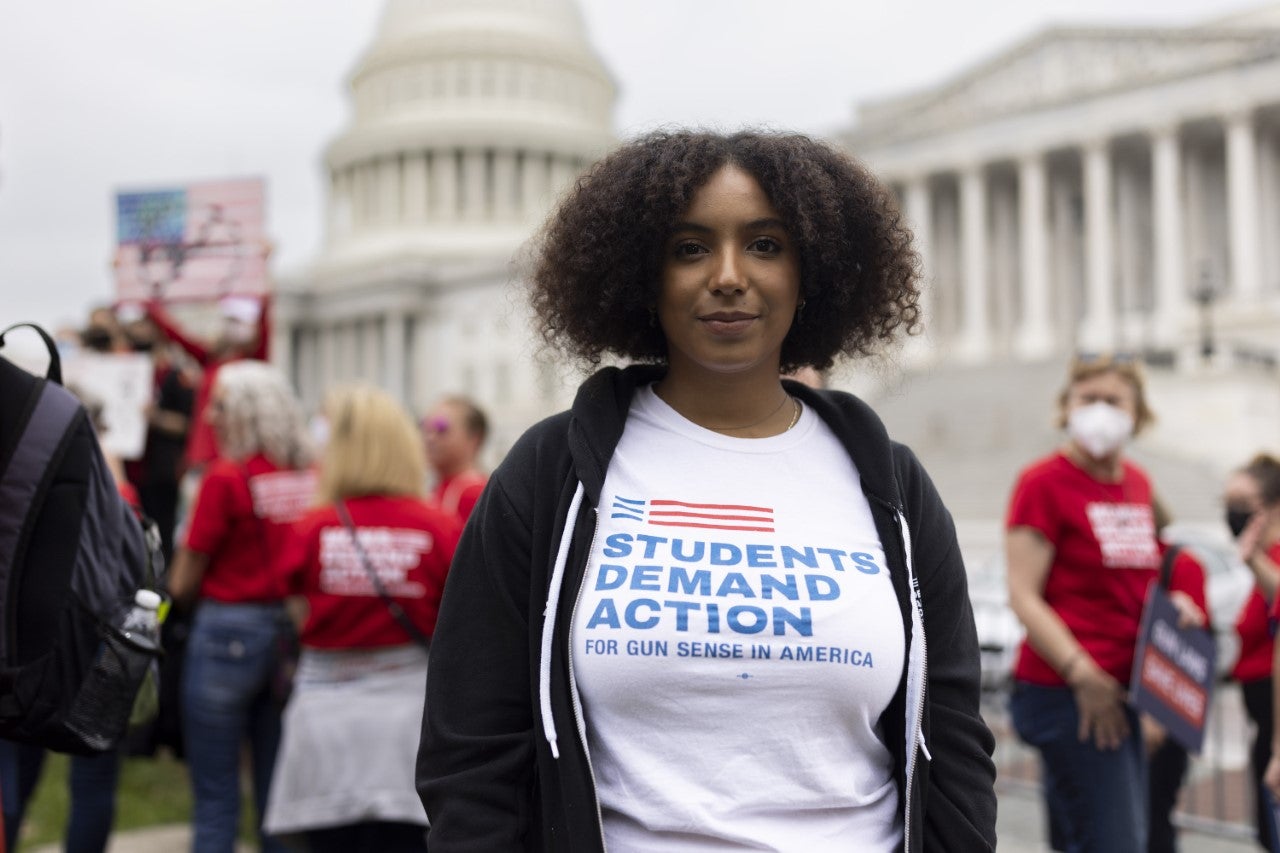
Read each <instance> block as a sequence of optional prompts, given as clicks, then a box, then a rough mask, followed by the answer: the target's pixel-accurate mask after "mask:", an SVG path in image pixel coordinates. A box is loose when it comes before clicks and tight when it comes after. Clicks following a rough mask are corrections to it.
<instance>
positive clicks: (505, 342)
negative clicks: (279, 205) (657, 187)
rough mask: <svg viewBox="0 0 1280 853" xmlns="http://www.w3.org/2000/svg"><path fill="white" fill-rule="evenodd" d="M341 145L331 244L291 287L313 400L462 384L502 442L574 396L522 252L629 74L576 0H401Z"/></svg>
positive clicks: (297, 340)
mask: <svg viewBox="0 0 1280 853" xmlns="http://www.w3.org/2000/svg"><path fill="white" fill-rule="evenodd" d="M350 93H351V105H352V114H351V119H350V123H349V125H348V127H347V128H346V129H345V130H343V131H342V132H341V133H340V134H339V135H338V137H337V138H336V139H334V140H333V141H332V142H331V143H330V144H329V146H328V148H327V150H326V152H325V157H324V161H325V167H326V170H327V172H328V187H327V209H326V219H325V223H326V231H325V240H324V246H323V249H322V251H321V253H320V255H319V257H318V258H317V259H316V260H315V262H314V263H313V264H311V265H310V267H309V268H308V269H307V270H306V271H305V272H304V273H303V274H301V275H299V276H296V277H294V278H292V279H289V280H286V281H284V282H282V285H281V287H280V289H279V292H278V295H277V309H276V324H275V333H274V334H275V340H274V341H273V344H274V346H273V353H274V357H275V358H276V359H277V361H278V362H279V363H280V364H281V366H282V367H283V368H284V369H285V370H286V371H287V372H288V374H289V375H290V376H291V377H292V378H293V379H294V381H295V383H296V386H297V387H298V389H299V391H300V393H301V394H302V396H303V399H304V400H305V401H306V402H307V403H308V404H309V405H312V406H314V405H316V404H317V403H318V401H319V399H320V397H321V395H322V394H323V391H324V389H325V388H327V387H329V386H330V385H332V384H334V383H337V382H342V381H349V380H356V379H361V380H365V381H373V382H376V383H378V384H379V385H381V386H382V387H384V388H386V389H388V390H389V391H391V392H392V393H393V394H395V395H396V396H397V397H399V398H400V399H402V400H403V401H405V403H406V404H408V405H409V407H410V408H411V409H412V410H414V411H415V412H421V411H422V410H423V409H424V408H425V407H427V406H428V405H430V403H431V401H432V400H433V399H435V398H436V397H437V396H439V395H440V394H444V393H466V394H468V395H470V396H472V397H474V398H475V399H477V400H478V401H479V402H480V403H481V404H482V405H483V406H485V407H486V408H487V409H489V411H490V412H491V413H492V415H493V419H494V424H493V427H494V429H493V432H494V439H495V440H494V442H493V443H494V446H495V448H496V451H497V452H500V451H501V450H502V449H505V447H506V446H507V445H508V444H509V442H510V441H511V440H513V439H514V437H515V435H517V434H518V433H519V431H520V430H522V429H523V427H524V426H527V424H528V423H529V422H530V421H531V420H533V419H534V418H535V417H537V416H540V415H541V414H543V413H545V412H546V411H548V410H549V409H552V408H554V407H555V406H557V405H559V404H561V403H562V402H563V395H564V394H565V391H564V390H563V384H562V383H561V382H560V381H559V377H558V375H557V373H556V371H555V370H553V369H551V368H550V367H546V366H541V362H540V361H539V360H538V359H537V358H536V357H535V356H536V350H537V347H536V346H535V342H534V341H533V339H532V336H531V334H530V332H529V323H528V320H527V317H526V315H525V309H524V303H523V299H522V298H521V297H520V296H519V295H518V293H517V291H518V287H517V286H516V285H517V283H518V280H519V269H518V263H517V260H516V259H517V257H518V251H519V249H520V247H521V246H522V244H524V243H525V241H526V240H527V239H528V238H529V237H530V235H532V234H533V233H534V232H535V230H536V228H537V226H538V224H539V223H540V222H541V221H542V219H543V218H544V217H545V215H546V213H547V211H548V210H549V209H550V206H551V204H552V202H553V200H554V199H555V198H556V197H557V196H558V195H559V194H560V193H561V192H563V191H564V190H565V188H566V187H568V186H569V185H570V184H571V183H572V181H573V180H574V179H575V177H576V176H577V175H578V174H579V173H580V172H581V171H582V170H583V169H584V168H585V167H586V166H587V165H588V164H589V163H591V162H592V161H593V160H595V159H597V158H598V157H599V156H600V155H601V154H603V153H604V152H605V151H607V150H608V149H609V148H610V147H611V146H612V145H613V143H614V136H613V107H614V101H615V97H616V87H615V84H614V82H613V80H612V78H611V77H610V75H609V73H608V71H607V70H606V68H605V66H604V64H603V63H602V62H601V60H600V59H599V58H598V57H597V56H596V54H595V53H594V51H593V50H592V49H591V46H590V45H589V44H588V42H587V38H586V34H585V29H584V25H583V21H582V18H581V15H580V12H579V10H578V9H577V7H576V6H575V5H574V2H573V0H388V2H387V4H386V7H385V9H384V11H383V15H382V19H381V21H380V24H379V27H378V31H377V34H376V36H375V38H374V40H373V43H372V44H371V45H370V47H369V48H368V50H367V51H366V52H365V54H364V55H363V57H362V58H361V59H360V60H359V62H358V63H357V66H356V68H355V71H354V72H353V73H352V75H351V78H350Z"/></svg>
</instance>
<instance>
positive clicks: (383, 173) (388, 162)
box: [378, 154, 401, 226]
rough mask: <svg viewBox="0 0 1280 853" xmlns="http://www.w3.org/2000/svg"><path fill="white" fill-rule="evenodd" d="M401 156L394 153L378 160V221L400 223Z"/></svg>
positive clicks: (388, 223) (384, 223)
mask: <svg viewBox="0 0 1280 853" xmlns="http://www.w3.org/2000/svg"><path fill="white" fill-rule="evenodd" d="M400 190H401V184H400V158H399V157H397V156H396V155H394V154H390V155H387V156H386V157H383V158H382V159H381V160H379V161H378V221H379V222H380V223H381V224H382V225H384V226H386V225H399V224H400Z"/></svg>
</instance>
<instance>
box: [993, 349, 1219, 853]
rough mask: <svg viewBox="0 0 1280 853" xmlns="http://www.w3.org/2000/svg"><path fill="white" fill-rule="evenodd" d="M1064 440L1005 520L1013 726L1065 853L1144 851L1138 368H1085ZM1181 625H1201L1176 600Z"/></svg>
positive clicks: (1081, 362) (1149, 514) (1152, 568)
mask: <svg viewBox="0 0 1280 853" xmlns="http://www.w3.org/2000/svg"><path fill="white" fill-rule="evenodd" d="M1058 417H1059V425H1060V426H1061V427H1063V428H1065V430H1066V433H1067V440H1066V442H1065V444H1064V445H1063V446H1062V448H1061V449H1059V450H1058V451H1057V452H1055V453H1053V454H1051V455H1050V456H1048V457H1046V458H1044V459H1041V460H1038V461H1037V462H1035V463H1033V464H1032V465H1030V466H1029V467H1028V468H1026V469H1025V470H1023V471H1022V473H1021V475H1020V476H1019V478H1018V481H1017V484H1016V485H1015V487H1014V490H1013V495H1012V497H1011V499H1010V502H1009V510H1008V515H1007V518H1006V530H1007V532H1006V537H1005V554H1006V559H1007V562H1008V584H1009V603H1010V605H1011V606H1012V608H1013V610H1014V613H1015V614H1017V616H1018V619H1019V620H1020V621H1021V622H1022V624H1023V625H1024V626H1025V628H1026V632H1027V635H1026V639H1025V640H1024V641H1023V644H1022V647H1021V648H1020V650H1019V654H1018V659H1017V662H1016V664H1015V667H1014V679H1015V686H1014V693H1013V697H1012V699H1011V701H1010V710H1011V712H1012V717H1013V723H1014V728H1015V729H1016V730H1017V732H1018V735H1019V736H1020V737H1021V738H1022V739H1023V740H1024V741H1026V742H1027V743H1028V744H1029V745H1031V746H1033V747H1035V748H1036V749H1038V750H1039V751H1040V755H1041V759H1042V770H1043V774H1044V786H1043V787H1044V791H1045V799H1046V811H1047V813H1048V814H1049V815H1050V816H1051V820H1052V822H1053V826H1054V828H1055V830H1057V831H1058V832H1059V833H1061V835H1062V836H1064V837H1062V838H1058V839H1055V841H1060V842H1062V843H1063V846H1064V847H1065V849H1068V850H1081V851H1117V853H1121V851H1125V853H1127V852H1128V851H1134V850H1146V849H1147V803H1146V793H1145V792H1146V790H1147V782H1146V762H1145V758H1144V753H1143V743H1142V736H1141V733H1140V728H1139V724H1138V717H1137V714H1136V712H1135V711H1134V710H1133V709H1132V708H1130V707H1129V706H1128V705H1127V704H1126V702H1125V699H1126V693H1125V686H1126V685H1127V684H1128V682H1129V678H1130V674H1131V671H1132V669H1133V660H1134V651H1135V643H1136V640H1137V637H1138V628H1139V624H1140V621H1141V618H1142V610H1143V604H1144V602H1145V600H1146V596H1147V589H1148V587H1149V586H1150V584H1151V583H1152V581H1153V580H1155V578H1156V575H1157V570H1158V569H1159V567H1160V560H1161V551H1160V545H1159V543H1158V541H1157V539H1156V527H1155V517H1154V512H1153V509H1152V490H1151V484H1150V482H1149V481H1148V479H1147V476H1146V474H1145V472H1143V471H1142V469H1141V468H1139V467H1138V466H1137V465H1135V464H1133V463H1132V462H1130V461H1128V460H1126V459H1125V457H1124V448H1125V446H1126V445H1127V444H1128V442H1129V440H1130V438H1131V437H1132V436H1133V435H1134V434H1135V433H1136V432H1138V431H1140V430H1141V429H1142V428H1143V427H1145V426H1146V425H1147V424H1149V423H1150V422H1151V421H1152V420H1153V415H1152V412H1151V410H1150V408H1149V407H1148V405H1147V400H1146V394H1145V389H1144V383H1143V377H1142V373H1141V372H1140V370H1139V368H1138V365H1137V364H1136V363H1134V361H1133V360H1132V359H1131V358H1128V357H1125V356H1123V355H1118V354H1102V355H1091V356H1085V355H1081V356H1077V357H1076V358H1075V359H1074V360H1073V361H1072V363H1071V365H1070V369H1069V373H1068V378H1067V383H1066V386H1065V387H1064V388H1063V389H1062V391H1061V393H1060V394H1059V397H1058ZM1172 598H1173V601H1174V602H1175V605H1176V606H1177V607H1178V609H1179V611H1180V612H1181V613H1182V617H1183V619H1184V620H1185V621H1186V622H1189V623H1192V624H1204V613H1203V612H1202V611H1201V610H1200V609H1199V608H1198V607H1196V605H1195V603H1194V601H1193V600H1192V599H1191V597H1190V596H1189V595H1187V593H1186V592H1185V591H1181V590H1176V591H1174V592H1173V593H1172Z"/></svg>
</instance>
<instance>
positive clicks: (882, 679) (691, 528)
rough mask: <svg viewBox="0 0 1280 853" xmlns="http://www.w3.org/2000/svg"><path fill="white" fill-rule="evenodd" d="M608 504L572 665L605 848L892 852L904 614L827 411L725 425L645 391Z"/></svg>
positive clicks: (622, 446) (605, 497) (609, 483)
mask: <svg viewBox="0 0 1280 853" xmlns="http://www.w3.org/2000/svg"><path fill="white" fill-rule="evenodd" d="M599 513H600V514H599V522H598V530H597V532H596V537H595V543H594V546H593V551H592V554H591V558H590V562H589V564H588V566H587V572H586V576H585V577H584V579H583V584H582V589H581V592H580V597H579V601H578V605H577V608H576V610H575V612H574V620H573V640H572V643H573V648H572V652H571V654H572V658H571V660H572V665H573V668H574V674H575V677H576V681H577V684H578V689H579V693H580V697H581V700H582V704H583V710H584V713H585V722H586V730H587V745H588V749H589V752H590V756H591V764H592V768H593V771H594V773H595V780H596V786H597V790H598V792H599V797H600V805H601V809H602V812H603V817H604V833H605V840H606V843H607V845H608V848H609V849H610V850H611V851H615V852H616V851H627V853H630V851H663V853H669V851H695V850H696V851H707V850H730V849H739V850H740V849H752V850H804V851H806V853H820V851H827V850H856V851H864V850H866V851H872V850H889V849H892V848H893V847H894V845H895V844H897V843H898V842H899V841H900V840H901V837H902V830H901V820H900V814H899V809H898V792H897V787H896V785H895V783H894V779H893V770H894V768H893V757H892V753H891V752H890V750H889V749H888V748H886V746H885V744H884V742H883V737H882V736H881V732H880V731H879V728H878V726H877V720H878V718H879V716H880V714H881V713H882V712H883V711H884V709H885V708H886V707H887V705H888V704H889V702H890V700H891V699H892V698H893V694H894V692H895V690H896V689H897V687H898V683H899V680H900V678H901V675H902V667H903V656H904V637H903V625H902V616H901V613H900V611H899V609H898V603H897V598H896V596H895V594H894V591H893V586H892V583H891V581H890V579H889V573H888V570H887V568H886V564H885V557H884V549H883V548H882V547H881V544H880V538H879V536H878V534H877V533H876V529H875V525H874V523H873V521H872V517H871V511H870V507H869V506H868V504H867V500H866V497H865V496H864V495H863V494H862V490H861V487H860V485H859V477H858V472H857V470H856V469H855V468H854V465H853V462H852V461H851V460H850V458H849V455H848V454H847V453H846V452H845V451H844V449H843V448H842V447H841V446H840V443H839V442H838V441H837V439H836V437H835V435H834V434H833V433H832V432H831V430H830V429H829V428H828V427H827V426H826V424H825V423H823V422H822V420H821V419H820V418H818V417H817V416H816V415H815V414H813V413H812V412H810V411H808V410H807V409H806V410H805V412H804V413H803V415H802V417H801V418H800V420H799V422H798V423H797V424H796V426H795V427H794V428H793V429H791V430H789V431H787V432H784V433H782V434H781V435H777V436H773V437H770V438H756V439H743V438H731V437H728V436H724V435H721V434H719V433H716V432H712V431H710V430H706V429H703V428H701V427H699V426H697V425H696V424H694V423H692V422H690V421H687V420H685V419H684V418H683V417H681V416H680V415H679V414H678V413H677V412H676V411H675V410H674V409H672V408H671V407H670V406H668V405H667V404H666V403H664V402H663V401H662V400H661V399H659V398H658V396H657V395H656V394H654V392H653V390H652V388H644V389H641V390H640V391H639V392H638V393H637V394H636V396H635V399H634V401H633V402H632V405H631V410H630V414H629V416H628V418H627V424H626V429H625V431H624V432H623V434H622V440H621V441H620V442H619V444H618V447H617V450H616V451H615V452H614V455H613V459H612V461H611V462H610V464H609V471H608V474H607V476H606V477H605V483H604V490H603V493H602V495H601V499H600V506H599Z"/></svg>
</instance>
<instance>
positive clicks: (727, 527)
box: [649, 520, 773, 533]
mask: <svg viewBox="0 0 1280 853" xmlns="http://www.w3.org/2000/svg"><path fill="white" fill-rule="evenodd" d="M649 523H650V524H652V525H653V526H654V527H699V528H702V529H704V530H748V531H752V532H755V533H772V532H773V528H772V527H741V526H739V525H736V524H697V523H695V522H692V521H652V520H650V521H649Z"/></svg>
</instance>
